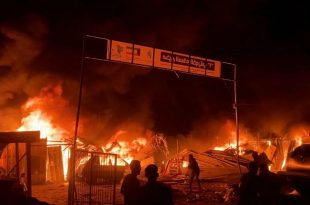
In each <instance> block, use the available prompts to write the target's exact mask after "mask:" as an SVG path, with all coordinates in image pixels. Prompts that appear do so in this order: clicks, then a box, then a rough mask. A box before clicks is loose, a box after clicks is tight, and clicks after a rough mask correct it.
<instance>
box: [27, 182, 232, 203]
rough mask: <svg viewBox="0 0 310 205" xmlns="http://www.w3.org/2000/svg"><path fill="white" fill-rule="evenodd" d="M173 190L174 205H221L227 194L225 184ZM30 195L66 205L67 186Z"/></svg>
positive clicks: (36, 187)
mask: <svg viewBox="0 0 310 205" xmlns="http://www.w3.org/2000/svg"><path fill="white" fill-rule="evenodd" d="M169 185H170V186H171V187H172V189H173V198H174V202H175V205H189V204H195V205H202V204H203V205H209V204H210V205H211V204H212V205H222V204H225V203H224V195H225V194H226V192H227V184H226V183H224V182H202V187H203V191H202V192H200V191H198V190H197V187H195V186H194V187H193V188H194V189H193V193H192V194H188V184H185V183H183V182H178V183H176V182H173V183H170V184H169ZM32 190H33V191H32V195H33V196H34V197H36V198H38V199H39V200H41V201H45V202H47V203H49V204H54V205H67V201H68V197H67V196H68V184H67V183H65V184H45V185H34V186H33V187H32ZM116 204H119V205H120V204H123V197H122V195H121V194H120V185H118V186H117V189H116Z"/></svg>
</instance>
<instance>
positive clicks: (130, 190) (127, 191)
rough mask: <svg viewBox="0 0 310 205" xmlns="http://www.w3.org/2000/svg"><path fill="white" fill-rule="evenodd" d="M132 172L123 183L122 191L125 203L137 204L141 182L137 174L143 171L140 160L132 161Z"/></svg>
mask: <svg viewBox="0 0 310 205" xmlns="http://www.w3.org/2000/svg"><path fill="white" fill-rule="evenodd" d="M130 169H131V173H130V174H128V175H127V176H126V177H125V178H124V181H123V183H122V186H121V193H122V194H123V195H124V202H125V205H137V203H138V192H139V189H140V183H139V180H138V179H137V176H138V175H139V174H140V172H141V165H140V161H139V160H132V161H131V163H130Z"/></svg>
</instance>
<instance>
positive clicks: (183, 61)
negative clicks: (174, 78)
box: [172, 53, 189, 73]
mask: <svg viewBox="0 0 310 205" xmlns="http://www.w3.org/2000/svg"><path fill="white" fill-rule="evenodd" d="M172 59H173V65H172V69H173V70H175V71H182V72H186V73H188V72H189V55H186V54H182V53H173V58H172Z"/></svg>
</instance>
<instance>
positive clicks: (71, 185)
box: [68, 35, 241, 205]
mask: <svg viewBox="0 0 310 205" xmlns="http://www.w3.org/2000/svg"><path fill="white" fill-rule="evenodd" d="M86 38H91V39H101V40H106V38H102V37H99V36H93V35H84V36H83V42H82V56H81V71H80V86H79V96H78V103H77V112H76V122H75V131H74V139H73V148H72V152H71V153H72V156H71V160H70V162H71V163H70V166H69V167H71V168H72V167H75V164H74V163H75V150H76V144H77V133H78V127H79V119H80V110H81V100H82V94H83V93H82V89H83V82H84V70H85V68H84V64H85V60H86V59H88V60H96V61H103V62H117V63H122V64H129V65H135V66H139V67H147V68H155V66H145V65H138V64H134V63H133V57H132V61H131V63H126V62H119V61H114V60H110V59H111V58H110V59H101V58H93V57H87V56H85V39H86ZM110 49H111V47H110ZM132 49H133V50H134V44H133V48H132ZM154 49H155V48H154ZM172 54H173V52H172ZM109 55H110V57H111V50H110V52H109ZM153 55H154V52H153ZM153 61H154V56H153ZM221 63H222V64H226V65H230V66H233V68H234V79H226V78H220V77H216V78H219V79H221V80H224V81H228V82H233V84H234V104H233V107H234V110H235V125H236V141H237V162H238V168H239V173H240V176H241V167H240V163H239V118H238V101H237V65H236V64H233V63H228V62H221ZM172 64H173V62H172V63H171V66H172ZM153 65H154V63H153ZM156 68H157V67H156ZM158 69H161V68H158ZM167 71H168V70H167ZM170 71H174V70H170ZM174 72H175V73H176V71H174ZM178 72H179V71H178ZM180 72H181V71H180ZM186 74H190V75H195V74H193V73H186ZM176 75H177V73H176ZM208 77H212V76H208ZM69 172H70V171H69ZM74 175H75V174H74V169H73V171H72V169H71V172H70V173H69V191H68V192H69V193H68V204H69V205H73V200H72V199H73V198H74V186H75V184H74V182H75V176H74Z"/></svg>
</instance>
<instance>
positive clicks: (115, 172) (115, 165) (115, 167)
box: [113, 155, 117, 205]
mask: <svg viewBox="0 0 310 205" xmlns="http://www.w3.org/2000/svg"><path fill="white" fill-rule="evenodd" d="M114 156H115V158H114V183H113V205H115V198H116V196H115V194H116V177H117V155H114Z"/></svg>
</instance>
